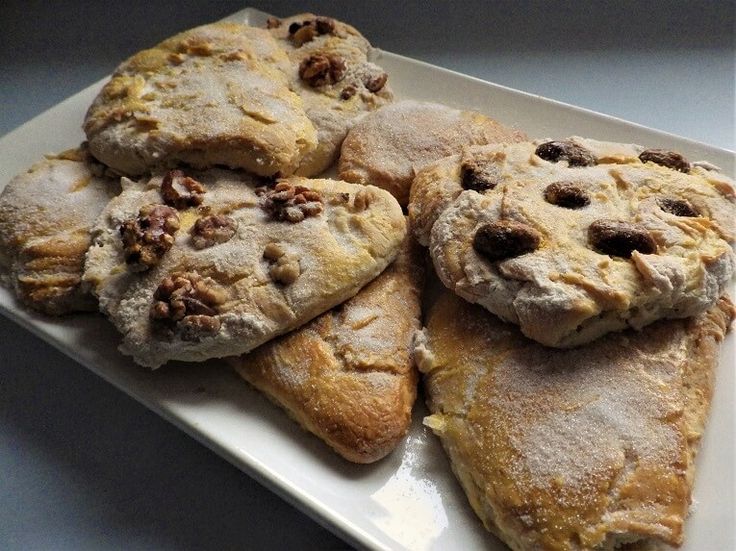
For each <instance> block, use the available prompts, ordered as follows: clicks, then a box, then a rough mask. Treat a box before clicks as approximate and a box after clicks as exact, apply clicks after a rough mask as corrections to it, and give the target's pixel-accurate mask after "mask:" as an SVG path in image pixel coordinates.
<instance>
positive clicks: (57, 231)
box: [0, 146, 120, 315]
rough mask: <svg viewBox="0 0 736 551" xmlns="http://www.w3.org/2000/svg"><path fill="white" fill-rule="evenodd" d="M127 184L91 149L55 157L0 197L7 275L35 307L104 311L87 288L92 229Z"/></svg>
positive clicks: (1, 259)
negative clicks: (84, 279)
mask: <svg viewBox="0 0 736 551" xmlns="http://www.w3.org/2000/svg"><path fill="white" fill-rule="evenodd" d="M118 180H119V178H114V177H110V176H108V175H106V173H105V169H104V167H103V166H101V165H100V164H99V163H96V162H95V161H94V159H92V158H91V157H90V155H89V154H88V152H87V149H86V146H82V147H79V148H77V149H71V150H69V151H65V152H63V153H61V154H59V155H55V156H49V157H48V158H46V159H45V160H43V161H41V162H39V163H36V164H35V165H33V166H32V167H31V168H29V169H28V170H27V171H26V172H24V173H22V174H19V175H18V176H16V177H15V178H13V179H12V180H11V181H10V182H9V183H8V185H7V186H6V187H5V189H4V190H3V192H2V195H0V268H2V269H3V271H4V272H6V279H7V283H8V286H9V287H10V288H12V289H13V291H14V292H15V294H16V296H17V297H18V298H19V299H20V300H21V301H22V302H23V303H24V304H25V305H27V306H29V307H30V308H33V309H34V310H38V311H40V312H43V313H45V314H51V315H60V314H66V313H69V312H75V311H86V310H96V309H97V302H96V301H95V300H94V297H93V296H92V295H90V293H89V292H88V291H87V289H86V287H85V286H84V285H82V270H83V268H84V256H85V254H86V253H87V249H88V248H89V246H90V243H91V238H90V236H89V230H90V228H91V227H92V225H93V224H94V222H95V220H96V219H97V216H98V215H99V214H100V212H102V209H103V208H105V205H107V203H108V201H110V199H112V197H114V196H115V195H116V194H117V193H118V192H119V191H120V185H119V183H118Z"/></svg>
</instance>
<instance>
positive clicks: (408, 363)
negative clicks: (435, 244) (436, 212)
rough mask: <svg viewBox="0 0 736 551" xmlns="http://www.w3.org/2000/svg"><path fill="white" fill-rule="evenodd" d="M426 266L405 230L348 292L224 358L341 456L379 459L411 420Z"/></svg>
mask: <svg viewBox="0 0 736 551" xmlns="http://www.w3.org/2000/svg"><path fill="white" fill-rule="evenodd" d="M423 271H424V255H423V254H422V253H421V251H420V250H419V247H418V246H417V245H416V243H414V241H413V239H411V238H410V237H408V236H407V238H406V239H405V241H404V243H403V245H402V247H401V251H400V252H399V255H398V257H397V258H396V260H395V261H394V262H393V263H392V264H391V265H390V266H389V267H388V268H386V270H384V272H383V273H381V275H379V276H378V277H377V278H376V279H374V280H373V281H372V282H371V283H369V284H368V285H366V286H365V287H364V288H363V289H361V290H360V291H359V292H358V294H357V295H355V296H354V297H353V298H351V299H350V300H348V301H346V302H344V303H343V304H341V305H339V306H337V307H335V308H333V309H332V310H329V311H328V312H325V313H324V314H322V315H320V316H319V317H317V318H315V319H314V320H312V321H311V322H309V323H308V324H306V325H304V326H303V327H300V328H298V329H296V330H294V331H292V332H291V333H289V334H288V335H284V336H282V337H279V338H277V339H275V340H273V341H270V342H268V343H266V344H264V345H262V346H260V347H258V348H257V349H255V350H254V351H253V352H251V353H249V354H246V355H243V356H239V357H233V358H229V359H228V363H230V364H231V365H232V366H233V367H234V368H235V369H236V371H237V372H238V373H239V374H240V375H241V376H242V377H243V378H244V379H245V380H246V381H248V382H249V383H250V384H252V385H253V386H254V387H255V388H257V389H258V390H260V391H262V392H264V393H265V394H266V395H267V396H268V397H269V398H270V399H271V400H273V401H274V402H275V403H277V404H278V405H280V406H281V407H283V408H284V409H285V410H286V411H287V412H288V413H289V415H290V416H291V417H293V418H294V419H295V420H296V421H297V422H298V423H299V424H301V425H302V426H303V427H304V428H305V429H306V430H308V431H310V432H312V433H314V434H315V435H317V436H318V437H319V438H321V439H322V440H324V441H325V442H326V443H327V444H328V445H329V446H330V447H332V448H333V449H334V450H335V451H336V452H337V453H339V454H340V455H341V456H343V457H344V458H345V459H347V460H349V461H353V462H356V463H371V462H374V461H377V460H379V459H381V458H382V457H384V456H386V455H387V454H388V453H390V452H391V450H393V449H394V448H395V447H396V445H397V444H398V443H399V442H400V441H401V439H402V438H403V437H404V436H405V434H406V432H407V431H408V429H409V425H410V423H411V410H412V405H413V404H414V400H415V398H416V386H417V372H416V368H415V367H414V357H413V353H412V341H413V337H414V333H415V332H416V331H417V330H418V329H419V325H420V321H419V320H420V304H419V299H420V292H421V287H422V284H423Z"/></svg>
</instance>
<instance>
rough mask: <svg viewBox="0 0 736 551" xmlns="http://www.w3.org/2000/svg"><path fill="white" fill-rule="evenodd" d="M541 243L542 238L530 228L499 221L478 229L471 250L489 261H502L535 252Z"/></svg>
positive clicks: (516, 223)
mask: <svg viewBox="0 0 736 551" xmlns="http://www.w3.org/2000/svg"><path fill="white" fill-rule="evenodd" d="M541 242H542V236H541V235H540V234H539V232H538V231H537V230H535V229H534V228H532V227H531V226H528V225H526V224H521V223H519V222H513V221H511V220H499V221H498V222H491V223H489V224H484V225H482V226H481V227H480V228H478V231H476V232H475V237H474V238H473V248H474V249H475V250H476V251H477V252H478V253H480V254H482V255H483V256H485V257H486V258H487V259H489V260H503V259H506V258H513V257H515V256H520V255H522V254H526V253H530V252H532V251H535V250H537V249H538V248H539V245H540V243H541Z"/></svg>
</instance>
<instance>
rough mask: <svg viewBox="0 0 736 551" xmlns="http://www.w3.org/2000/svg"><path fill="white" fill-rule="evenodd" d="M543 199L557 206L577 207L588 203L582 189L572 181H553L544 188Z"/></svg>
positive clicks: (588, 199)
mask: <svg viewBox="0 0 736 551" xmlns="http://www.w3.org/2000/svg"><path fill="white" fill-rule="evenodd" d="M544 200H545V201H547V202H548V203H552V204H553V205H557V206H558V207H563V208H566V209H579V208H582V207H585V206H587V205H589V204H590V198H589V197H588V194H587V193H585V191H583V189H582V188H581V187H580V186H579V185H576V184H573V183H572V182H554V183H552V184H550V185H548V186H547V187H546V188H545V190H544Z"/></svg>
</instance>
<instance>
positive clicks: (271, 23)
mask: <svg viewBox="0 0 736 551" xmlns="http://www.w3.org/2000/svg"><path fill="white" fill-rule="evenodd" d="M280 26H281V19H278V18H277V17H269V18H268V19H266V28H267V29H278V28H279V27H280Z"/></svg>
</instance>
